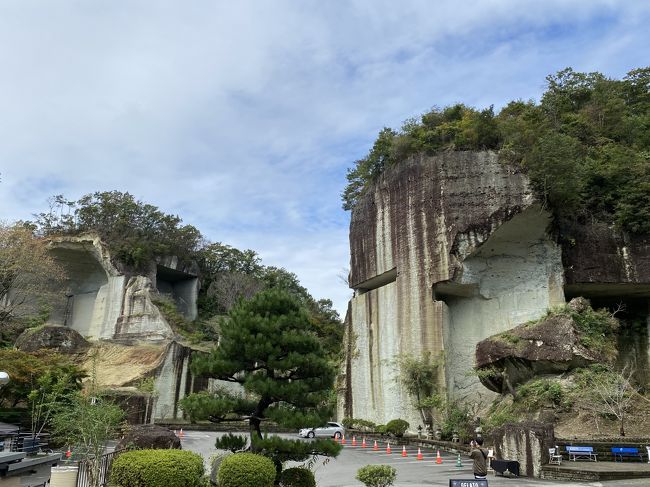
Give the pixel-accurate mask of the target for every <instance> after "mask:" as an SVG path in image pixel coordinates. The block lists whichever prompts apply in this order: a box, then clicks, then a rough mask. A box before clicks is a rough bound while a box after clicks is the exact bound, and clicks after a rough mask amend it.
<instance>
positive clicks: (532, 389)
mask: <svg viewBox="0 0 650 487" xmlns="http://www.w3.org/2000/svg"><path fill="white" fill-rule="evenodd" d="M516 403H517V405H518V406H519V407H520V408H522V409H525V410H536V409H540V408H543V407H552V408H558V409H561V408H562V407H563V406H564V405H565V403H566V394H565V391H564V389H563V388H562V385H561V384H560V383H558V382H555V381H552V380H549V379H537V380H533V381H530V382H527V383H526V384H523V385H521V386H519V387H518V388H517V399H516Z"/></svg>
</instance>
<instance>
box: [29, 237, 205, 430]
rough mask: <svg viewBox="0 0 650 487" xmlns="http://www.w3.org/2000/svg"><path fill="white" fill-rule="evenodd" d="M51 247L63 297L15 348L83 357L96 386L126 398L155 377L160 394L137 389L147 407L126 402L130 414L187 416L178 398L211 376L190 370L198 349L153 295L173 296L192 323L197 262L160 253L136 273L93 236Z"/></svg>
mask: <svg viewBox="0 0 650 487" xmlns="http://www.w3.org/2000/svg"><path fill="white" fill-rule="evenodd" d="M49 252H50V253H51V255H52V256H53V257H54V259H55V260H56V261H57V262H58V264H59V265H60V266H61V267H62V268H63V270H64V272H65V275H66V281H65V283H64V284H63V286H61V287H58V288H57V289H52V290H51V291H52V292H51V293H50V294H52V295H54V296H58V297H57V298H54V301H53V302H52V303H51V304H52V312H51V313H50V316H49V319H48V323H47V325H46V326H44V327H42V328H40V329H37V330H27V331H26V332H25V333H24V334H23V336H22V337H21V338H20V339H19V341H18V343H17V346H19V347H20V348H22V349H23V350H28V351H35V350H38V349H42V348H45V349H53V350H56V351H59V352H62V353H75V354H78V355H79V356H78V357H77V358H78V360H79V361H80V362H81V364H82V365H83V366H84V368H85V369H86V370H87V371H91V370H93V371H95V372H94V375H95V377H96V380H97V383H98V385H99V386H101V387H103V388H107V389H112V390H114V392H115V395H116V397H119V398H121V399H123V397H122V396H124V394H127V395H129V394H130V395H132V396H134V397H135V396H138V395H139V394H140V392H139V391H138V389H137V387H138V386H139V384H140V383H142V381H143V380H147V379H148V380H151V379H152V380H153V384H154V389H155V394H152V395H147V394H145V395H141V394H140V396H141V397H140V399H141V400H140V401H136V402H137V403H138V404H142V407H139V406H138V407H136V408H133V407H129V415H130V417H131V418H137V420H138V421H150V420H152V419H154V418H165V419H171V420H173V419H178V418H180V417H182V411H180V409H179V407H178V402H179V400H180V399H182V398H183V397H185V395H186V394H188V393H190V392H197V391H198V390H201V389H204V388H205V387H207V381H206V380H203V379H200V378H195V377H194V376H193V375H192V374H191V372H190V370H189V362H190V357H191V355H192V354H193V353H195V352H196V351H195V350H193V349H192V348H190V347H188V346H186V345H183V344H181V343H179V341H180V339H179V337H178V336H177V335H176V333H175V331H174V329H173V328H172V327H171V326H170V324H169V323H168V321H167V319H166V318H165V316H164V315H163V313H162V312H161V311H160V309H159V308H158V306H157V305H156V302H158V301H156V300H165V299H167V300H170V301H173V302H174V303H175V304H176V307H177V309H178V310H179V312H181V314H183V315H184V317H185V318H186V319H187V320H193V319H195V318H196V316H197V303H196V301H197V295H198V289H199V280H198V267H197V266H196V264H189V265H187V264H183V263H181V262H179V260H178V259H177V258H175V257H167V258H160V259H158V260H156V261H152V262H150V263H149V265H148V266H147V267H146V269H145V270H144V271H142V273H141V274H135V273H133V272H132V271H129V270H128V269H126V268H124V266H122V265H121V264H120V263H119V262H115V261H114V260H113V259H112V258H111V255H110V253H109V251H108V247H107V246H106V245H105V244H104V243H103V242H101V241H100V239H99V237H97V236H96V235H92V234H90V235H81V236H65V237H56V238H52V239H51V240H50V243H49ZM125 397H126V396H125ZM127 402H129V401H127ZM130 402H134V401H130ZM134 409H137V410H134Z"/></svg>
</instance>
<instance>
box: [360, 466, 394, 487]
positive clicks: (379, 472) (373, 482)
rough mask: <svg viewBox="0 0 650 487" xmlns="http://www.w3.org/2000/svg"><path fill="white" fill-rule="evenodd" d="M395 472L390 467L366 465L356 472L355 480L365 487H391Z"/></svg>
mask: <svg viewBox="0 0 650 487" xmlns="http://www.w3.org/2000/svg"><path fill="white" fill-rule="evenodd" d="M396 476H397V470H395V469H394V468H393V467H391V466H390V465H366V466H365V467H361V468H360V469H359V470H358V471H357V477H356V478H357V480H358V481H360V482H362V483H363V484H364V485H366V486H367V487H389V486H390V485H393V482H394V481H395V477H396Z"/></svg>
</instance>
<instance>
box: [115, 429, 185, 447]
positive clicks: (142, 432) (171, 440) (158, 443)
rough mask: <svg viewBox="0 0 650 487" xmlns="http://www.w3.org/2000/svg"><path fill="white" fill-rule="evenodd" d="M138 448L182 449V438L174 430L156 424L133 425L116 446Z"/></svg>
mask: <svg viewBox="0 0 650 487" xmlns="http://www.w3.org/2000/svg"><path fill="white" fill-rule="evenodd" d="M133 447H135V448H137V449H159V450H160V449H162V450H168V449H170V448H175V449H178V450H180V449H181V440H180V439H179V438H178V436H176V435H175V434H174V432H173V431H170V430H168V429H167V428H163V427H162V426H157V425H154V424H145V425H140V426H132V427H130V428H129V430H128V431H127V433H126V434H125V435H124V437H123V438H122V439H121V440H120V442H119V443H118V444H117V446H116V447H115V449H116V450H121V449H123V448H133Z"/></svg>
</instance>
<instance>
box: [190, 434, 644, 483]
mask: <svg viewBox="0 0 650 487" xmlns="http://www.w3.org/2000/svg"><path fill="white" fill-rule="evenodd" d="M218 435H220V433H215V432H201V431H187V432H185V437H184V439H183V440H182V442H183V448H184V449H186V450H190V451H195V452H197V453H199V454H201V455H202V456H203V458H205V460H206V466H207V463H208V460H209V458H210V456H211V455H212V454H214V453H215V451H216V450H215V448H214V440H215V439H216V437H217V436H218ZM281 436H283V437H289V438H296V436H292V435H281ZM401 451H402V450H401V446H400V447H395V448H393V449H392V453H391V454H390V455H388V454H386V452H385V445H381V450H380V451H372V443H369V444H368V447H367V448H365V449H363V448H361V446H360V445H357V446H356V447H353V446H352V445H350V444H349V440H348V444H347V445H346V446H345V447H344V448H343V451H342V452H341V453H340V455H339V456H338V458H335V459H330V460H328V459H322V458H320V459H319V461H318V462H317V464H316V466H315V467H314V472H315V474H316V480H317V482H318V487H363V485H362V484H361V482H359V481H358V480H355V475H356V472H357V470H358V469H359V468H361V467H362V466H364V465H380V464H384V465H392V466H393V467H395V468H396V469H397V480H396V482H395V487H415V486H444V487H448V486H449V479H450V478H454V479H456V478H466V479H471V478H473V475H472V471H471V461H470V459H469V458H468V457H467V456H463V457H461V458H462V463H463V466H462V467H460V468H458V467H456V456H455V455H452V454H451V453H443V452H441V457H442V459H443V462H442V464H440V465H438V464H436V462H435V454H434V453H432V452H431V451H430V450H427V451H423V456H424V459H423V460H417V459H416V455H417V448H413V447H407V457H406V458H403V457H402V456H401ZM323 462H325V463H323ZM564 463H565V462H563V464H564ZM572 463H573V462H572ZM583 463H584V462H583ZM594 465H595V464H594ZM590 466H591V465H590ZM488 481H489V485H490V487H533V486H535V487H538V486H539V487H647V486H648V485H650V480H649V479H635V480H618V481H608V482H561V481H548V480H539V479H528V478H503V477H501V476H495V475H494V473H490V474H489V476H488Z"/></svg>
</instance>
